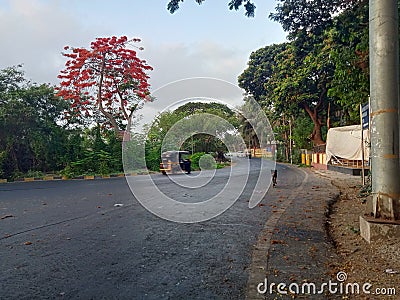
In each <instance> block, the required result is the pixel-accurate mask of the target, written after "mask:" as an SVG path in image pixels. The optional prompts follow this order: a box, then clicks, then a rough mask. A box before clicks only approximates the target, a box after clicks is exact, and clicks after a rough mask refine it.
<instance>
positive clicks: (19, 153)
mask: <svg viewBox="0 0 400 300" xmlns="http://www.w3.org/2000/svg"><path fill="white" fill-rule="evenodd" d="M67 109H68V105H67V103H66V102H65V101H62V100H60V99H59V98H58V97H56V96H55V92H54V89H53V87H51V86H49V85H46V84H41V85H38V84H34V83H31V82H29V81H28V80H27V79H25V77H24V73H23V72H22V71H21V68H20V66H16V67H10V68H6V69H4V70H0V178H7V179H9V180H13V179H15V178H18V177H21V176H30V175H34V174H41V173H58V172H59V171H61V170H64V171H63V173H64V174H65V175H68V176H76V175H82V174H88V173H98V174H102V173H110V172H111V171H121V170H122V164H121V143H120V142H118V141H117V140H116V139H115V136H114V133H113V132H110V131H104V130H100V127H99V126H97V127H95V128H92V129H85V130H83V129H81V128H80V126H79V124H72V123H70V124H65V121H63V118H62V116H63V113H64V112H65V111H66V110H67Z"/></svg>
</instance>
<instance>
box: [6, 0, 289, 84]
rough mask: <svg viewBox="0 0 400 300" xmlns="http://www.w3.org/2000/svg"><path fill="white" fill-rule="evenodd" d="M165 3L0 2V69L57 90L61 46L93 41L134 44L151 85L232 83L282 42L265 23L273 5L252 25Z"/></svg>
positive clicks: (207, 7)
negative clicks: (259, 53)
mask: <svg viewBox="0 0 400 300" xmlns="http://www.w3.org/2000/svg"><path fill="white" fill-rule="evenodd" d="M167 2H168V1H167V0H162V1H160V0H114V1H103V0H0V31H1V32H0V36H1V37H2V43H1V44H2V55H1V56H0V68H5V67H8V66H11V65H15V64H19V63H23V64H24V70H25V71H26V75H27V77H29V78H30V79H32V81H35V82H39V83H42V82H50V83H57V78H56V76H57V74H58V72H59V70H60V69H62V68H63V65H64V62H65V60H64V58H63V57H62V56H61V54H60V53H61V51H62V48H63V47H64V46H65V45H70V46H76V47H86V46H88V45H89V44H90V42H91V41H92V40H94V39H95V38H96V37H101V36H111V35H116V36H119V35H126V36H128V37H129V38H133V37H139V38H141V39H142V46H144V47H145V50H144V51H143V52H141V53H139V56H140V57H141V58H142V59H145V60H147V61H148V63H149V64H150V65H151V66H153V68H154V71H152V72H151V74H150V76H151V84H152V87H153V88H158V87H160V86H162V85H164V84H166V83H168V82H170V81H174V80H179V79H184V78H187V77H196V76H206V77H215V78H218V79H223V80H227V81H230V82H233V83H236V78H237V76H238V75H239V74H240V73H241V72H242V71H243V70H244V68H245V67H246V63H247V61H248V58H249V55H250V53H251V52H252V51H254V50H256V49H258V48H260V47H263V46H265V45H270V44H273V43H280V42H283V41H285V36H286V34H285V33H284V32H283V31H282V29H281V26H280V25H279V24H277V23H274V22H272V21H271V20H269V19H268V15H269V13H270V12H272V11H273V9H274V6H275V4H276V3H275V1H265V0H264V1H262V0H259V1H257V2H256V5H257V9H256V17H255V18H247V17H245V16H244V12H243V9H241V10H239V11H230V10H229V9H228V7H227V3H228V2H229V1H228V0H218V1H217V0H206V1H205V2H204V3H203V4H202V5H200V6H199V5H198V4H197V3H195V1H194V0H185V2H184V3H183V4H182V5H181V9H180V10H179V11H177V12H176V13H175V14H173V15H171V14H170V13H169V12H168V11H167V10H166V5H167Z"/></svg>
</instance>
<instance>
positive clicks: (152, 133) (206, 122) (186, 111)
mask: <svg viewBox="0 0 400 300" xmlns="http://www.w3.org/2000/svg"><path fill="white" fill-rule="evenodd" d="M204 114H210V115H214V116H218V117H221V118H223V119H225V120H227V121H228V122H229V123H230V124H232V125H233V126H234V127H235V128H237V127H239V119H238V117H237V115H236V114H235V113H234V112H233V111H232V110H230V109H229V108H228V107H227V106H225V105H222V104H219V103H215V102H212V103H203V102H189V103H186V104H184V105H182V106H180V107H179V108H177V109H176V110H174V111H166V112H163V113H161V114H160V115H159V116H158V117H157V118H156V119H155V120H154V122H153V123H152V124H151V125H150V126H149V129H148V134H147V139H146V147H145V149H146V165H147V167H148V168H149V169H150V170H154V171H156V170H158V168H159V163H160V162H161V160H160V157H161V152H162V151H165V150H172V149H162V146H164V147H166V145H163V141H164V138H165V137H166V135H167V133H169V134H170V135H173V134H174V132H175V133H176V134H177V137H176V138H177V139H179V138H180V136H181V135H182V133H183V132H185V130H184V129H179V126H180V123H179V121H181V120H184V119H185V118H189V117H195V116H204ZM192 120H193V119H192ZM193 122H198V124H197V125H196V126H194V127H195V128H196V129H197V130H200V131H201V129H204V130H205V131H206V130H207V128H212V129H214V128H215V126H216V124H215V122H213V120H212V119H209V118H200V119H199V120H194V121H193ZM183 124H184V123H183ZM172 126H175V128H174V130H171V128H172ZM225 134H226V133H225ZM225 138H227V137H226V136H225ZM180 150H186V151H189V152H190V153H196V152H199V153H215V156H216V159H218V160H223V159H224V157H223V153H224V152H227V149H226V146H225V145H224V144H223V142H222V141H221V139H220V138H219V137H218V135H211V134H207V133H201V132H199V133H197V134H194V135H193V136H192V137H191V138H189V139H187V140H186V141H184V142H183V144H182V145H181V147H180ZM192 163H193V162H192ZM194 166H196V162H194Z"/></svg>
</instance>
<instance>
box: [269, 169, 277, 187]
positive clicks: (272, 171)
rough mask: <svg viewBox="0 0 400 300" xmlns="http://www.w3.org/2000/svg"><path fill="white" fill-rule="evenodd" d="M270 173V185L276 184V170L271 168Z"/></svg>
mask: <svg viewBox="0 0 400 300" xmlns="http://www.w3.org/2000/svg"><path fill="white" fill-rule="evenodd" d="M271 175H272V186H273V187H275V186H276V180H277V179H278V170H271Z"/></svg>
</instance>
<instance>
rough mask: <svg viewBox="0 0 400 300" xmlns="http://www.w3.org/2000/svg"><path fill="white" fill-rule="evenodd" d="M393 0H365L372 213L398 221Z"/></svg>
mask: <svg viewBox="0 0 400 300" xmlns="http://www.w3.org/2000/svg"><path fill="white" fill-rule="evenodd" d="M398 39H399V35H398V11H397V0H369V49H370V50H369V51H370V82H371V83H370V94H371V95H370V96H371V167H372V194H373V202H372V205H373V207H372V209H373V211H372V213H373V215H374V217H375V218H378V219H381V220H382V221H383V220H390V221H398V220H400V165H399V163H400V161H399V43H398Z"/></svg>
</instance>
